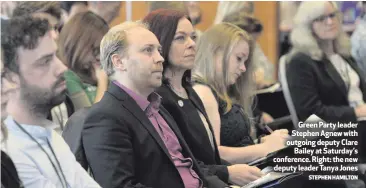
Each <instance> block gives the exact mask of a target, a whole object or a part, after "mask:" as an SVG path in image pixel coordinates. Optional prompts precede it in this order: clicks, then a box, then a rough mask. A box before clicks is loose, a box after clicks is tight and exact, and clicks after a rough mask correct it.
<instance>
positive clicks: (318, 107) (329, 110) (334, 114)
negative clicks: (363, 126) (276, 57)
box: [287, 54, 357, 122]
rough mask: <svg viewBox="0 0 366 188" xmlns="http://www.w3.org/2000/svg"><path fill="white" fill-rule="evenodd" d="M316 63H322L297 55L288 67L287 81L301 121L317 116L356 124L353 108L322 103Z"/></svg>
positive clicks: (332, 120) (326, 119) (327, 119)
mask: <svg viewBox="0 0 366 188" xmlns="http://www.w3.org/2000/svg"><path fill="white" fill-rule="evenodd" d="M316 63H322V62H315V61H313V60H312V59H311V58H310V57H309V56H306V55H303V54H297V55H295V56H294V57H293V58H292V59H291V60H290V62H289V63H288V65H287V81H288V85H289V89H290V92H291V96H292V100H293V102H294V105H295V108H296V112H297V114H298V116H299V119H300V120H302V121H303V120H305V119H307V118H308V117H309V116H310V115H312V114H316V115H317V116H319V117H320V118H322V119H323V120H325V121H330V122H336V121H340V122H349V121H352V122H356V121H357V118H356V115H355V112H354V109H353V108H352V107H350V106H331V105H324V104H323V103H322V101H321V99H320V97H319V92H318V90H317V89H318V87H322V86H321V79H319V76H320V75H319V71H318V72H317V71H316V69H317V67H316V66H315V64H316ZM320 74H326V73H325V72H323V73H320ZM329 95H332V94H331V93H329Z"/></svg>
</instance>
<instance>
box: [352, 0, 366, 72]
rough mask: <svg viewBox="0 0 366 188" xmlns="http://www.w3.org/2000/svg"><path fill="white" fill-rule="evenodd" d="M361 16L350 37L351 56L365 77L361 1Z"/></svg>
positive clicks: (365, 12) (365, 33) (365, 40)
mask: <svg viewBox="0 0 366 188" xmlns="http://www.w3.org/2000/svg"><path fill="white" fill-rule="evenodd" d="M362 8H363V14H362V15H361V16H360V18H359V21H358V24H357V26H356V29H355V31H354V32H353V34H352V37H351V44H352V51H351V52H352V56H353V58H355V60H356V62H357V63H358V66H359V67H360V69H361V71H362V72H363V75H366V1H362Z"/></svg>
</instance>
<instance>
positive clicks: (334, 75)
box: [322, 55, 348, 101]
mask: <svg viewBox="0 0 366 188" xmlns="http://www.w3.org/2000/svg"><path fill="white" fill-rule="evenodd" d="M322 61H323V62H325V63H323V64H324V66H325V71H326V72H327V74H328V75H329V76H330V78H331V79H332V80H333V81H334V83H335V84H336V85H337V87H338V89H339V91H340V92H341V93H342V94H343V96H344V97H345V99H346V100H347V101H348V94H347V92H348V90H347V87H346V84H345V83H344V81H343V79H342V77H341V76H340V75H339V73H338V72H337V70H336V69H335V68H334V66H333V64H332V62H330V60H329V59H328V58H327V57H326V56H325V55H324V56H323V60H322Z"/></svg>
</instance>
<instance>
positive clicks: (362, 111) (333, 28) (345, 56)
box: [287, 1, 366, 122]
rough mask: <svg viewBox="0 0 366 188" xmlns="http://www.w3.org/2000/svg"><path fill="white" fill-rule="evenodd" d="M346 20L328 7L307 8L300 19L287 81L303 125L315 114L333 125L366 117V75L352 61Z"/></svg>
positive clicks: (301, 10) (302, 8) (301, 9)
mask: <svg viewBox="0 0 366 188" xmlns="http://www.w3.org/2000/svg"><path fill="white" fill-rule="evenodd" d="M340 19H341V15H340V12H339V11H338V9H337V7H336V4H335V3H331V2H326V1H322V2H303V3H301V5H300V7H299V10H298V12H297V14H296V17H295V26H294V29H293V30H292V33H291V41H292V43H293V46H294V48H293V50H292V52H291V54H290V57H289V63H288V65H287V66H288V69H287V77H288V84H289V87H290V91H291V96H292V99H293V102H294V105H295V108H296V111H297V114H298V116H299V120H300V121H303V120H305V119H307V118H308V117H309V116H310V115H312V114H315V115H317V116H319V117H320V118H322V119H324V120H325V121H331V122H337V121H340V122H350V121H352V122H357V119H358V118H362V117H366V104H365V101H366V85H365V84H366V82H365V75H364V74H361V71H360V69H359V68H358V67H357V65H356V63H355V62H354V61H353V60H352V59H351V54H350V41H349V39H348V37H347V35H346V33H345V32H344V31H342V27H341V22H340Z"/></svg>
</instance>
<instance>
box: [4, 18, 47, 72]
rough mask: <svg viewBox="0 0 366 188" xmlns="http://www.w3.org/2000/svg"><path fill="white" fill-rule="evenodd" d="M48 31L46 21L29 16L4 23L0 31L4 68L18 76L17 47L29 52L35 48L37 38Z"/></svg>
mask: <svg viewBox="0 0 366 188" xmlns="http://www.w3.org/2000/svg"><path fill="white" fill-rule="evenodd" d="M1 24H3V23H1ZM49 30H50V25H49V23H48V21H47V20H46V19H40V18H34V17H31V16H19V17H13V18H11V19H10V20H9V21H8V22H7V23H6V27H4V28H3V27H2V29H1V47H2V49H3V54H2V55H3V61H4V68H5V69H7V70H9V71H11V72H14V73H17V74H18V73H19V64H18V62H17V61H18V54H17V49H18V48H19V47H23V48H25V49H29V50H31V49H34V48H36V47H37V46H38V40H39V38H41V37H43V36H45V34H46V33H47V31H49Z"/></svg>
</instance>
